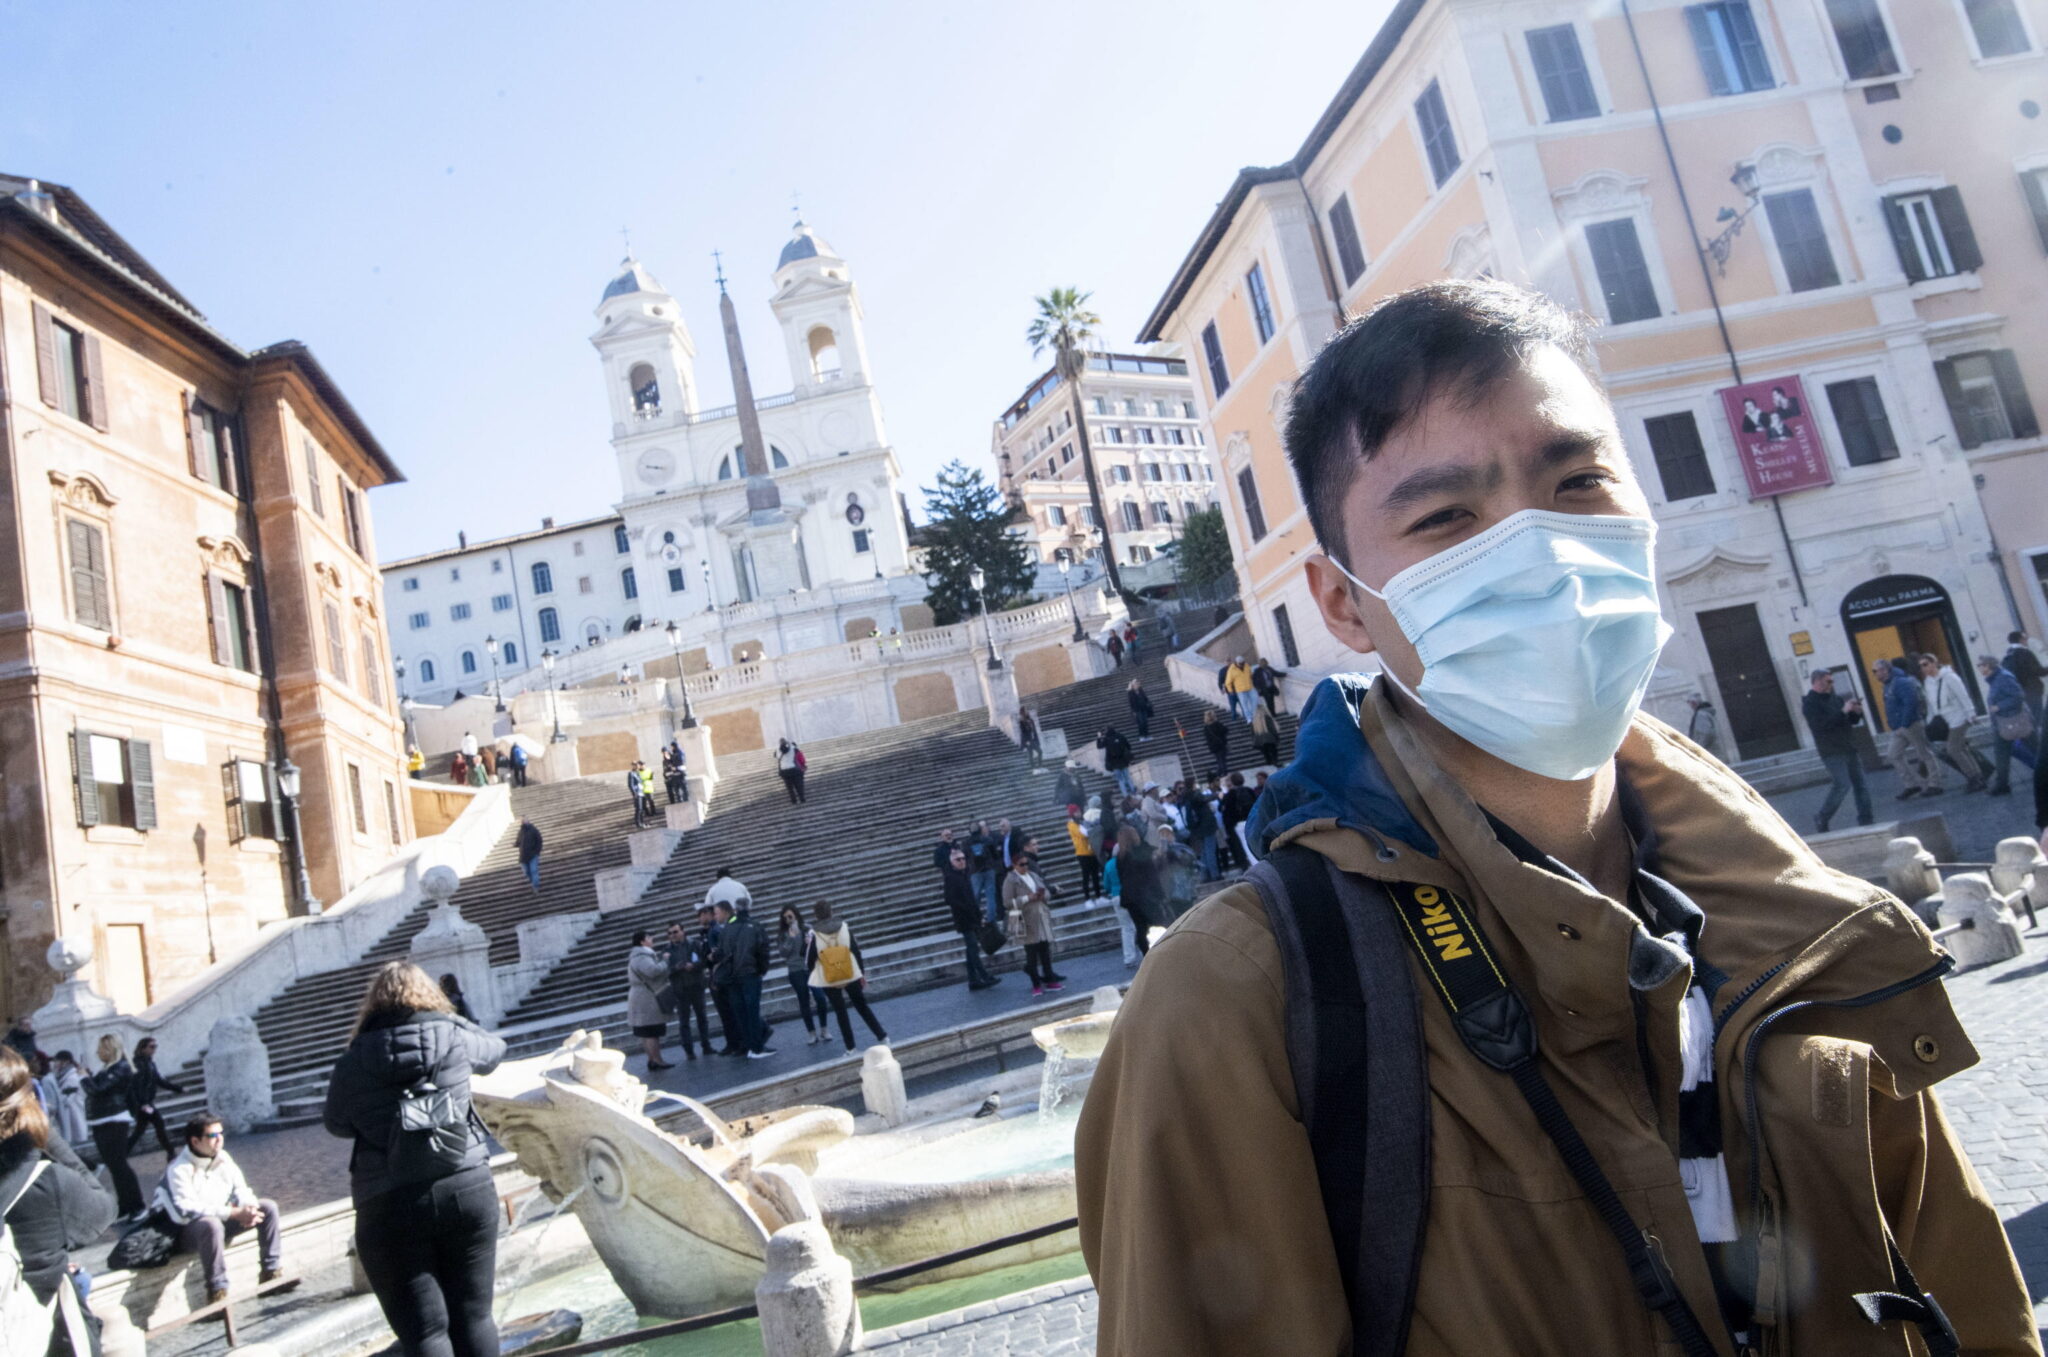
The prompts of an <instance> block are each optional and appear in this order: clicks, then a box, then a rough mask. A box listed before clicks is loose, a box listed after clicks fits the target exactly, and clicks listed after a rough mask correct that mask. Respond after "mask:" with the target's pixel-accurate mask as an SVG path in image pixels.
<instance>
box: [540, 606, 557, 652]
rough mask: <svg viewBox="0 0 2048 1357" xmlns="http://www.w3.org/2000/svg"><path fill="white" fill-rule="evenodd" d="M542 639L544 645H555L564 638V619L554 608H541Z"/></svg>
mask: <svg viewBox="0 0 2048 1357" xmlns="http://www.w3.org/2000/svg"><path fill="white" fill-rule="evenodd" d="M540 639H541V642H542V644H544V645H553V644H554V643H556V642H557V641H560V640H561V639H562V621H561V618H559V617H558V616H556V614H555V610H554V609H553V608H542V609H541V610H540Z"/></svg>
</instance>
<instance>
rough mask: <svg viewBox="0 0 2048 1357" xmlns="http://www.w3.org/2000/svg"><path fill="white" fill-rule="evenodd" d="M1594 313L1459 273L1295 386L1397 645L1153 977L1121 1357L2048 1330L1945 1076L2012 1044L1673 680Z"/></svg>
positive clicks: (1298, 468)
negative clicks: (1815, 841)
mask: <svg viewBox="0 0 2048 1357" xmlns="http://www.w3.org/2000/svg"><path fill="white" fill-rule="evenodd" d="M1586 325H1587V322H1586V320H1585V319H1584V317H1582V316H1578V315H1575V314H1572V313H1569V312H1567V311H1566V310H1565V309H1564V308H1563V307H1561V306H1560V305H1558V304H1557V303H1556V302H1554V301H1552V300H1551V299H1550V298H1548V297H1547V296H1544V295H1542V294H1540V293H1537V292H1534V291H1530V290H1527V289H1524V288H1521V287H1518V286H1516V285H1514V284H1510V283H1506V282H1500V281H1496V280H1492V279H1477V280H1469V281H1468V280H1459V279H1453V280H1445V281H1439V282H1432V283H1428V284H1424V285H1422V286H1419V287H1416V288H1414V289H1411V290H1409V291H1407V292H1403V293H1398V294H1395V295H1392V296H1390V297H1387V298H1385V299H1383V300H1381V301H1380V302H1378V303H1377V304H1376V305H1374V306H1372V307H1371V309H1369V310H1367V311H1366V312H1365V313H1364V314H1363V315H1362V316H1361V317H1360V318H1358V319H1355V320H1352V321H1351V322H1349V323H1348V324H1346V325H1344V326H1343V327H1342V328H1341V329H1339V330H1338V331H1337V332H1336V333H1335V334H1334V335H1333V336H1332V337H1331V338H1330V339H1329V340H1328V341H1327V342H1326V343H1325V344H1324V345H1323V346H1322V348H1321V349H1320V350H1319V351H1318V352H1317V353H1316V355H1315V356H1314V358H1313V359H1312V360H1311V361H1310V362H1309V364H1308V367H1307V369H1306V370H1305V371H1304V372H1303V373H1302V374H1301V375H1300V377H1299V379H1298V380H1297V381H1296V382H1295V383H1294V385H1293V387H1292V388H1291V390H1290V396H1289V400H1288V402H1287V411H1286V415H1285V420H1284V427H1283V430H1282V444H1283V447H1284V449H1285V455H1286V457H1287V458H1288V459H1289V461H1290V462H1291V464H1292V465H1291V468H1290V469H1291V470H1292V472H1293V481H1292V483H1293V484H1295V485H1297V486H1299V487H1300V493H1301V500H1302V505H1303V509H1304V511H1305V514H1304V516H1305V517H1306V519H1307V522H1308V526H1309V529H1310V531H1311V532H1312V533H1313V534H1314V537H1315V541H1316V544H1317V546H1318V547H1319V549H1320V550H1319V551H1318V552H1305V553H1304V555H1305V560H1304V562H1303V571H1304V587H1305V591H1306V592H1307V594H1308V596H1309V598H1310V599H1311V600H1313V602H1314V603H1315V605H1316V607H1317V610H1318V612H1319V613H1320V618H1321V621H1322V623H1323V626H1324V627H1325V629H1326V630H1327V631H1328V633H1329V635H1330V637H1331V639H1332V640H1333V641H1334V642H1335V643H1336V644H1337V645H1340V646H1342V647H1343V648H1344V649H1345V650H1347V651H1349V652H1352V653H1353V654H1356V655H1361V656H1362V655H1366V654H1371V655H1373V656H1374V657H1375V658H1376V660H1377V662H1378V666H1379V669H1378V672H1377V673H1376V674H1374V675H1372V676H1370V677H1368V676H1367V675H1364V674H1351V673H1343V674H1341V676H1340V677H1335V678H1328V679H1324V680H1322V681H1321V682H1320V683H1318V684H1317V685H1316V687H1315V689H1314V691H1313V692H1312V693H1311V695H1310V696H1309V699H1308V701H1307V702H1306V703H1304V704H1303V708H1302V710H1301V711H1300V713H1299V714H1298V716H1299V720H1300V723H1301V725H1300V738H1299V740H1298V749H1299V752H1298V754H1297V755H1296V757H1295V759H1294V761H1293V762H1292V763H1290V764H1289V765H1288V766H1287V767H1286V768H1285V769H1284V770H1282V771H1281V772H1279V773H1277V774H1276V775H1275V776H1274V777H1273V779H1272V781H1271V783H1270V784H1269V785H1268V788H1267V791H1266V794H1265V795H1264V796H1263V797H1262V798H1261V799H1260V802H1259V804H1258V806H1257V807H1256V808H1255V809H1254V811H1253V816H1252V830H1251V836H1252V840H1253V844H1254V846H1255V847H1256V848H1257V849H1258V850H1259V853H1258V856H1259V858H1260V861H1259V863H1258V865H1256V866H1254V867H1253V868H1252V870H1251V872H1250V874H1249V876H1248V878H1247V879H1246V880H1244V881H1241V882H1238V883H1236V884H1233V885H1232V886H1230V887H1228V888H1226V889H1225V890H1223V891H1222V892H1220V893H1218V894H1215V895H1212V896H1210V897H1209V898H1208V899H1206V900H1205V901H1203V902H1202V903H1200V904H1198V905H1197V906H1196V907H1195V908H1194V910H1193V911H1192V912H1191V913H1189V914H1188V915H1186V916H1185V917H1183V918H1182V919H1181V920H1180V922H1179V923H1178V924H1177V925H1176V926H1175V927H1173V928H1172V929H1170V930H1169V931H1168V932H1167V933H1166V935H1165V936H1164V937H1163V938H1162V939H1161V940H1160V941H1159V943H1158V945H1156V946H1155V947H1154V948H1153V949H1152V953H1151V955H1150V956H1149V957H1148V958H1147V959H1146V961H1145V964H1144V965H1143V966H1142V967H1140V969H1139V972H1138V977H1137V980H1136V981H1135V983H1133V984H1132V986H1131V989H1130V992H1129V995H1128V996H1127V997H1126V998H1125V1000H1124V1003H1123V1006H1122V1007H1121V1008H1120V1009H1119V1010H1118V1011H1117V1016H1116V1023H1115V1026H1114V1027H1113V1028H1111V1029H1110V1032H1109V1037H1108V1043H1107V1046H1106V1047H1105V1049H1104V1051H1103V1053H1102V1056H1101V1058H1100V1060H1099V1061H1098V1063H1097V1065H1096V1072H1095V1076H1094V1082H1093V1083H1092V1084H1091V1085H1090V1086H1089V1090H1088V1097H1087V1099H1086V1101H1085V1102H1084V1103H1083V1104H1082V1106H1081V1113H1080V1122H1079V1125H1078V1127H1077V1128H1076V1133H1075V1137H1074V1178H1075V1198H1076V1207H1077V1211H1076V1215H1077V1218H1078V1219H1077V1225H1078V1235H1079V1243H1080V1247H1081V1252H1082V1255H1083V1257H1084V1258H1085V1259H1086V1260H1087V1264H1088V1270H1089V1272H1090V1273H1091V1275H1092V1276H1093V1278H1094V1281H1095V1284H1096V1288H1097V1304H1098V1328H1097V1334H1096V1347H1095V1350H1096V1351H1098V1352H1100V1353H1102V1354H1104V1355H1105V1357H1108V1355H1109V1354H1115V1357H1222V1355H1223V1354H1231V1355H1232V1357H1235V1354H1240V1353H1243V1354H1252V1353H1257V1354H1281V1353H1285V1354H1290V1355H1292V1354H1304V1355H1306V1354H1317V1355H1319V1357H1327V1355H1329V1354H1338V1353H1353V1352H1356V1353H1360V1354H1365V1353H1382V1352H1385V1353H1393V1352H1398V1351H1401V1350H1402V1346H1403V1344H1404V1343H1405V1344H1406V1349H1407V1351H1409V1352H1411V1353H1414V1352H1420V1351H1424V1350H1426V1351H1427V1352H1428V1353H1430V1354H1432V1355H1438V1354H1443V1355H1448V1354H1458V1355H1459V1357H1482V1355H1483V1357H1492V1355H1493V1354H1508V1353H1516V1354H1520V1353H1531V1354H1533V1353H1545V1354H1566V1353H1570V1354H1588V1357H1591V1354H1601V1357H1607V1355H1609V1354H1612V1355H1613V1357H1621V1355H1622V1354H1629V1355H1630V1357H1635V1355H1636V1354H1649V1353H1653V1352H1655V1353H1664V1354H1673V1355H1674V1357H1676V1355H1677V1354H1684V1355H1685V1357H1715V1354H1719V1355H1720V1357H1734V1354H1737V1353H1801V1354H1818V1353H1844V1354H1847V1353H1856V1354H1864V1353H1872V1354H1874V1353H1880V1352H1882V1353H1887V1354H1898V1357H1904V1355H1905V1354H1907V1353H1908V1352H1913V1353H1921V1354H1926V1353H1950V1354H1954V1353H1959V1352H1960V1353H1969V1354H1973V1357H1976V1355H1979V1354H1981V1355H1982V1357H1992V1355H1993V1354H1996V1355H1997V1357H2022V1354H2036V1355H2037V1357H2038V1354H2039V1352H2040V1347H2039V1340H2038V1337H2037V1333H2036V1326H2035V1322H2034V1308H2033V1302H2032V1296H2033V1292H2032V1291H2031V1290H2030V1288H2029V1287H2028V1285H2027V1281H2026V1279H2025V1278H2024V1277H2023V1276H2022V1274H2021V1271H2020V1268H2019V1266H2018V1264H2017V1263H2016V1262H2015V1261H2014V1258H2013V1253H2012V1249H2011V1246H2010V1245H2009V1244H2008V1242H2007V1240H2006V1237H2005V1233H2004V1231H2003V1229H2002V1228H2001V1226H2000V1221H1999V1210H1998V1208H1997V1207H1996V1205H1995V1204H1994V1203H1993V1201H1992V1200H1991V1199H1990V1197H1989V1195H1988V1194H1987V1192H1986V1190H1985V1187H1984V1184H1983V1183H1982V1182H1981V1181H1980V1180H1979V1178H1978V1176H1977V1175H1976V1173H1975V1172H1973V1171H1972V1169H1971V1166H1970V1164H1969V1163H1968V1161H1967V1159H1966V1158H1965V1157H1964V1155H1963V1153H1962V1150H1961V1148H1960V1145H1959V1141H1958V1137H1957V1134H1956V1132H1955V1131H1954V1130H1953V1129H1952V1128H1951V1125H1950V1123H1949V1121H1948V1120H1947V1118H1946V1117H1945V1116H1944V1114H1943V1110H1942V1106H1941V1103H1940V1100H1939V1098H1938V1095H1937V1094H1936V1093H1935V1092H1934V1091H1933V1089H1934V1086H1935V1085H1936V1084H1938V1083H1940V1082H1941V1081H1942V1080H1944V1079H1946V1078H1948V1077H1949V1076H1951V1075H1953V1074H1955V1073H1957V1072H1958V1071H1961V1070H1965V1069H1968V1068H1970V1066H1972V1065H1973V1064H1975V1063H1976V1062H1977V1059H1978V1055H1977V1052H1976V1050H1975V1049H1974V1048H1973V1047H1972V1045H1971V1041H1970V1037H1969V1035H1968V1034H1967V1033H1966V1032H1965V1030H1964V1028H1963V1025H1962V1023H1961V1022H1960V1021H1958V1019H1957V1016H1956V1013H1955V1011H1954V1009H1953V1007H1952V1006H1951V1000H1950V995H1949V993H1948V991H1947V990H1946V989H1945V987H1944V985H1943V984H1942V978H1943V976H1944V975H1946V974H1947V973H1948V971H1949V970H1950V968H1951V959H1950V958H1949V957H1948V956H1947V955H1946V954H1945V953H1944V952H1943V950H1942V949H1941V947H1940V945H1939V944H1938V943H1936V941H1935V940H1934V939H1933V937H1932V936H1930V934H1929V933H1928V930H1927V929H1926V927H1925V926H1923V925H1922V923H1921V922H1920V921H1919V920H1918V919H1917V918H1916V917H1914V915H1913V913H1912V911H1911V910H1910V909H1909V908H1908V907H1907V906H1905V905H1904V904H1902V903H1901V902H1900V901H1898V900H1897V899H1895V898H1893V897H1891V896H1890V895H1887V894H1886V893H1884V892H1883V891H1881V890H1876V889H1874V888H1873V887H1872V886H1871V885H1870V884H1869V883H1868V882H1866V881H1863V880H1860V879H1858V878H1856V877H1854V876H1852V875H1849V874H1847V873H1842V872H1837V871H1832V870H1829V869H1827V868H1826V867H1825V865H1824V864H1823V863H1821V861H1820V860H1819V859H1818V858H1817V857H1816V856H1815V855H1814V853H1813V851H1812V849H1810V848H1809V847H1808V846H1807V844H1806V843H1805V842H1804V840H1803V839H1802V838H1801V837H1800V835H1799V834H1798V833H1797V832H1796V831H1795V830H1794V829H1793V828H1792V827H1791V826H1789V825H1787V824H1785V823H1784V821H1783V820H1781V819H1780V818H1779V817H1778V816H1777V815H1776V814H1775V813H1774V812H1773V811H1772V809H1771V807H1770V806H1769V805H1768V804H1766V803H1765V801H1764V799H1763V798H1762V797H1760V796H1759V795H1758V794H1757V793H1756V791H1755V790H1754V789H1753V788H1751V787H1750V786H1749V785H1748V784H1747V783H1745V782H1744V781H1743V780H1742V779H1741V778H1740V777H1739V776H1738V775H1737V774H1735V773H1734V772H1732V771H1731V770H1730V769H1729V768H1728V767H1727V766H1726V765H1724V764H1723V763H1721V761H1720V760H1718V759H1715V758H1712V757H1710V756H1708V755H1706V754H1704V753H1703V752H1702V751H1701V750H1700V749H1699V748H1698V746H1696V745H1694V744H1693V743H1691V742H1690V741H1687V740H1685V739H1683V738H1680V737H1678V736H1677V734H1676V732H1674V731H1672V730H1671V728H1670V727H1668V726H1666V725H1664V724H1663V723H1662V722H1661V721H1658V720H1656V719H1655V718H1653V717H1651V716H1649V715H1648V714H1646V713H1644V712H1642V711H1641V704H1642V699H1643V694H1644V693H1645V692H1646V690H1647V689H1648V688H1649V686H1650V683H1651V680H1652V677H1653V674H1654V672H1655V670H1656V669H1657V667H1658V657H1659V654H1660V652H1661V651H1662V649H1663V647H1664V644H1665V642H1666V641H1667V640H1668V639H1669V638H1670V637H1671V635H1672V634H1673V630H1672V627H1671V625H1670V624H1669V623H1667V622H1666V621H1665V619H1664V617H1663V615H1662V612H1661V608H1660V598H1659V595H1660V592H1661V591H1660V584H1661V581H1662V580H1663V578H1664V575H1663V573H1662V572H1661V571H1660V569H1659V560H1658V553H1657V545H1658V533H1659V528H1658V525H1657V523H1656V521H1655V519H1653V518H1652V516H1651V506H1650V502H1649V499H1648V497H1647V495H1646V494H1645V492H1644V490H1643V488H1642V486H1641V485H1640V484H1639V483H1638V482H1637V480H1636V465H1637V463H1636V460H1635V458H1634V457H1633V456H1632V455H1631V451H1630V448H1629V445H1628V443H1627V442H1626V441H1625V438H1624V435H1623V432H1622V426H1621V424H1620V422H1619V421H1618V419H1617V416H1616V412H1615V410H1614V408H1613V407H1612V406H1611V405H1610V404H1609V402H1608V400H1607V397H1606V395H1605V394H1604V393H1603V392H1602V390H1601V388H1600V387H1599V385H1598V378H1597V367H1596V364H1597V361H1598V360H1597V359H1596V357H1595V354H1594V350H1593V348H1592V340H1591V337H1590V336H1589V335H1588V334H1587V332H1586V329H1585V327H1586ZM1694 549H1695V547H1694V544H1692V543H1691V542H1690V541H1688V542H1687V543H1686V544H1685V545H1684V546H1683V547H1682V548H1680V550H1679V552H1678V554H1679V555H1685V554H1686V553H1690V552H1692V551H1693V550H1694ZM1330 667H1331V668H1333V669H1337V670H1340V671H1341V670H1343V669H1344V668H1346V667H1347V666H1346V665H1343V664H1341V663H1335V662H1333V663H1332V664H1331V666H1330ZM1844 1118H1846V1119H1847V1123H1848V1124H1847V1125H1844Z"/></svg>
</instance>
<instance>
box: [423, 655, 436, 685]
mask: <svg viewBox="0 0 2048 1357" xmlns="http://www.w3.org/2000/svg"><path fill="white" fill-rule="evenodd" d="M433 681H434V662H433V661H432V660H421V661H420V682H421V683H432V682H433Z"/></svg>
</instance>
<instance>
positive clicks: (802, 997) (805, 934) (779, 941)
mask: <svg viewBox="0 0 2048 1357" xmlns="http://www.w3.org/2000/svg"><path fill="white" fill-rule="evenodd" d="M810 933H811V930H810V929H808V928H806V927H805V926H804V916H803V915H801V914H799V913H797V908H796V906H795V905H784V906H783V907H782V909H781V910H780V912H778V913H777V914H776V916H775V944H776V946H777V948H779V949H780V951H781V952H782V970H783V974H784V975H786V976H787V977H788V978H789V987H790V988H791V989H793V990H795V991H796V1011H797V1012H798V1013H799V1014H801V1015H802V1016H803V1020H804V1044H805V1045H807V1046H815V1045H817V1044H818V1043H819V1042H821V1041H823V1040H825V1039H826V1037H827V1036H829V1035H830V1034H829V1033H828V1032H826V1030H825V1004H824V998H825V996H824V995H822V994H821V995H819V996H818V1001H819V1002H818V1005H817V1009H818V1017H817V1021H815V1022H813V1021H812V1020H811V963H810V959H809V957H808V956H807V955H806V952H807V951H808V944H809V942H810Z"/></svg>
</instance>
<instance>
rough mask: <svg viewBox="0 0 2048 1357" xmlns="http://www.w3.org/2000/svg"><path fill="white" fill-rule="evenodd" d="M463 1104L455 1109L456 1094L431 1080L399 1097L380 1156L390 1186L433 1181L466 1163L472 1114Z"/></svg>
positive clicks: (411, 1088)
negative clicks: (387, 1142) (388, 1138)
mask: <svg viewBox="0 0 2048 1357" xmlns="http://www.w3.org/2000/svg"><path fill="white" fill-rule="evenodd" d="M462 1102H463V1105H462V1106H461V1107H459V1108H458V1107H457V1105H456V1103H457V1100H456V1097H455V1094H454V1093H453V1092H452V1091H450V1090H448V1089H445V1088H441V1087H439V1086H438V1085H436V1084H435V1083H434V1081H433V1078H432V1076H426V1077H423V1078H421V1079H420V1080H419V1081H418V1082H417V1083H415V1084H413V1085H411V1086H410V1087H408V1088H406V1089H404V1090H402V1091H401V1092H400V1093H399V1095H398V1106H397V1107H396V1108H395V1109H393V1113H392V1120H393V1127H392V1133H391V1148H390V1150H389V1151H388V1152H387V1153H386V1155H385V1162H386V1165H387V1168H388V1171H389V1173H390V1175H391V1180H392V1181H393V1182H394V1183H401V1184H403V1183H427V1182H432V1181H434V1180H435V1179H437V1178H445V1177H447V1176H448V1175H449V1174H451V1173H454V1172H455V1171H456V1170H457V1169H460V1168H461V1167H462V1166H463V1165H464V1164H465V1163H466V1162H467V1161H468V1159H469V1124H470V1122H471V1120H473V1119H474V1118H475V1116H476V1112H475V1111H474V1110H473V1109H471V1108H470V1107H469V1106H468V1100H467V1099H464V1100H462Z"/></svg>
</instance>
